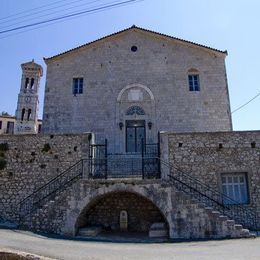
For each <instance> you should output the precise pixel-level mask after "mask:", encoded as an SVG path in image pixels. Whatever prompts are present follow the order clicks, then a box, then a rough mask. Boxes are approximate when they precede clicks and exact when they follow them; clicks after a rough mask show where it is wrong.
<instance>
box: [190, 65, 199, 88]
mask: <svg viewBox="0 0 260 260" xmlns="http://www.w3.org/2000/svg"><path fill="white" fill-rule="evenodd" d="M188 80H189V90H190V91H200V78H199V71H198V70H197V69H194V68H191V69H189V70H188Z"/></svg>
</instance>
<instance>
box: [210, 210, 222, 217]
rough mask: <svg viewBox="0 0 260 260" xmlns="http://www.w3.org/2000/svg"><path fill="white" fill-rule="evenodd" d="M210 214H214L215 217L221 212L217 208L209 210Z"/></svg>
mask: <svg viewBox="0 0 260 260" xmlns="http://www.w3.org/2000/svg"><path fill="white" fill-rule="evenodd" d="M211 214H212V215H214V216H216V217H219V216H220V215H221V213H220V212H219V211H217V210H213V211H211Z"/></svg>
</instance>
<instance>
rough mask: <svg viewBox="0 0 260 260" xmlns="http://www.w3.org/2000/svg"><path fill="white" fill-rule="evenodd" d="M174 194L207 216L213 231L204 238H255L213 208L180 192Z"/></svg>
mask: <svg viewBox="0 0 260 260" xmlns="http://www.w3.org/2000/svg"><path fill="white" fill-rule="evenodd" d="M176 194H178V195H179V196H181V197H182V198H183V200H184V201H186V203H190V205H191V206H194V207H195V208H199V209H201V210H203V211H204V212H205V213H206V214H207V215H208V220H209V221H210V222H211V223H212V224H213V225H212V226H213V229H211V230H209V233H208V234H207V235H206V236H205V238H206V237H208V238H214V239H219V238H255V237H256V235H255V233H254V232H251V231H250V230H249V229H247V228H244V227H243V225H241V224H239V223H237V222H236V221H235V220H233V219H230V218H229V217H228V216H226V215H223V214H222V213H221V212H220V211H217V210H215V209H214V207H210V206H207V205H206V204H205V203H201V202H200V201H198V200H197V199H195V198H191V196H190V195H189V194H186V193H184V192H182V191H178V190H177V191H176Z"/></svg>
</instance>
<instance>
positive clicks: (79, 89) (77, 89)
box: [72, 77, 84, 96]
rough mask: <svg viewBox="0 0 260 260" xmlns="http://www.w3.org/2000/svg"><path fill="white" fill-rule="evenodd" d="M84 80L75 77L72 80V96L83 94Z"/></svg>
mask: <svg viewBox="0 0 260 260" xmlns="http://www.w3.org/2000/svg"><path fill="white" fill-rule="evenodd" d="M83 88H84V78H83V77H75V78H73V80H72V94H73V95H74V96H76V95H81V94H83Z"/></svg>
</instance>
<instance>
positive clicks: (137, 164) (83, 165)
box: [17, 156, 159, 219]
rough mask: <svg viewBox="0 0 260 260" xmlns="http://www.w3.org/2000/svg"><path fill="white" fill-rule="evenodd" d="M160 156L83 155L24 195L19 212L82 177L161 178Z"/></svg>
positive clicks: (40, 203)
mask: <svg viewBox="0 0 260 260" xmlns="http://www.w3.org/2000/svg"><path fill="white" fill-rule="evenodd" d="M158 173H159V168H158V158H144V157H140V156H139V157H125V158H108V157H106V158H103V159H97V158H92V159H82V160H80V161H79V162H77V163H76V164H74V165H72V166H71V167H70V168H69V169H67V170H65V171H64V172H62V173H61V174H59V175H57V176H56V177H55V178H53V179H51V180H50V181H48V182H47V183H46V184H44V185H43V186H41V187H40V188H38V189H37V190H35V191H34V192H33V193H32V194H30V195H29V196H27V197H26V198H25V199H23V200H22V201H21V202H20V203H19V204H18V205H17V206H18V209H19V215H20V218H21V219H22V218H23V217H25V216H27V215H30V214H31V213H32V212H34V211H35V210H36V209H38V208H41V207H42V206H43V205H44V204H46V202H47V201H48V200H49V199H50V197H51V196H52V195H53V196H54V195H56V194H57V192H60V191H63V190H64V189H66V187H68V185H70V184H71V183H73V182H74V181H76V180H77V179H80V178H83V177H85V178H93V179H107V178H134V177H140V178H159V175H158Z"/></svg>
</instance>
